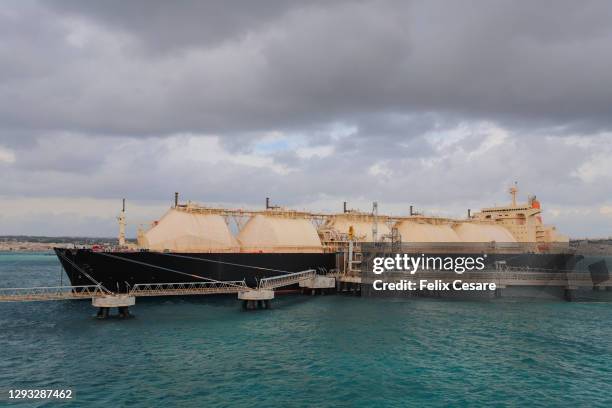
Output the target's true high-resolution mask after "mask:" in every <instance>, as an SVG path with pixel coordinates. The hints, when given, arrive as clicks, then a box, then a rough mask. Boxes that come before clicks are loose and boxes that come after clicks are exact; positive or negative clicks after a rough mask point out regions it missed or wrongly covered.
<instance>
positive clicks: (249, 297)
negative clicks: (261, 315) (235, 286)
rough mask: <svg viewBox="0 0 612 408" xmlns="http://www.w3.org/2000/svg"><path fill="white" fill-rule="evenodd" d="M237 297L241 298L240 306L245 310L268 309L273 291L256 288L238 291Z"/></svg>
mask: <svg viewBox="0 0 612 408" xmlns="http://www.w3.org/2000/svg"><path fill="white" fill-rule="evenodd" d="M238 299H239V300H242V308H243V309H245V310H257V309H270V308H271V307H272V302H271V301H272V299H274V291H273V290H270V289H257V290H250V291H246V292H238Z"/></svg>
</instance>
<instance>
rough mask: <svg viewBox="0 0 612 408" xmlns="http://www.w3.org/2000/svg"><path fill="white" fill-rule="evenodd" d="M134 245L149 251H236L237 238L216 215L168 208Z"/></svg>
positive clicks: (237, 248) (221, 218)
mask: <svg viewBox="0 0 612 408" xmlns="http://www.w3.org/2000/svg"><path fill="white" fill-rule="evenodd" d="M138 245H139V246H140V247H141V248H147V249H149V250H152V251H166V250H167V251H172V252H237V251H239V250H240V246H239V244H238V241H237V240H236V238H234V236H233V235H232V233H231V231H230V230H229V227H228V226H227V223H226V222H225V219H224V218H223V217H222V216H221V215H218V214H210V213H194V212H189V211H184V210H178V209H175V208H172V209H170V210H169V211H168V212H166V214H164V216H163V217H162V218H161V219H160V220H159V221H157V222H156V223H155V224H154V226H153V227H152V228H151V229H149V230H148V231H147V232H145V233H144V234H143V235H142V236H140V237H139V240H138Z"/></svg>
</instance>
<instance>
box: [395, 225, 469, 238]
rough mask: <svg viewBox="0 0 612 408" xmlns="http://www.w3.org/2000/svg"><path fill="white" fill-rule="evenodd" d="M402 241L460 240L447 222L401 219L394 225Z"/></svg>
mask: <svg viewBox="0 0 612 408" xmlns="http://www.w3.org/2000/svg"><path fill="white" fill-rule="evenodd" d="M395 228H397V230H398V232H399V233H400V235H401V239H402V242H424V243H430V242H460V239H459V237H458V236H457V234H456V233H455V231H453V229H452V228H451V226H450V225H448V224H433V223H429V222H426V221H417V220H403V221H400V222H398V223H397V224H396V225H395Z"/></svg>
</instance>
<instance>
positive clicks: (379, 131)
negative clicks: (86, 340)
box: [0, 0, 612, 237]
mask: <svg viewBox="0 0 612 408" xmlns="http://www.w3.org/2000/svg"><path fill="white" fill-rule="evenodd" d="M610 21H612V3H610V2H608V1H601V2H597V1H585V2H576V1H550V2H547V1H538V2H517V1H467V0H466V1H461V2H458V1H440V2H438V1H431V0H427V1H405V0H402V1H334V2H330V1H308V2H306V1H299V2H298V1H275V0H269V1H268V0H265V1H264V0H261V1H256V2H255V1H214V2H213V1H188V0H185V1H180V2H168V1H163V0H160V1H150V0H147V1H145V0H132V1H124V0H106V1H81V0H72V1H71V0H66V1H64V0H49V1H24V0H14V1H12V0H8V1H3V2H2V5H0V235H1V234H43V235H61V234H78V235H89V236H112V235H115V233H116V229H117V226H116V221H115V218H114V217H115V216H116V215H117V211H118V210H119V206H120V199H121V197H126V198H127V199H128V222H130V223H131V225H132V228H131V229H130V231H132V232H133V231H134V226H135V225H136V224H138V223H143V222H147V221H150V220H151V219H154V218H155V217H158V216H159V215H161V213H162V212H163V211H164V210H165V209H166V208H167V207H168V206H169V205H170V204H171V202H172V199H173V193H174V191H180V192H181V195H182V197H183V198H184V199H185V200H187V199H191V200H194V201H198V202H201V203H209V204H224V205H236V206H244V207H252V208H257V207H261V206H262V205H263V201H264V198H265V197H266V196H270V197H272V199H273V201H274V202H275V203H277V204H281V205H285V206H288V207H292V208H310V209H316V210H330V211H332V210H340V209H341V206H342V201H344V200H347V201H349V204H350V206H352V207H356V208H361V209H362V210H368V209H370V208H371V202H372V201H373V200H377V201H378V202H379V206H380V209H381V211H384V212H390V213H394V214H401V213H406V212H407V207H408V205H409V204H414V205H416V206H417V207H418V208H419V209H421V210H423V211H424V212H426V213H428V214H439V215H454V216H464V215H465V211H466V209H467V208H472V209H476V208H479V207H481V206H489V205H493V204H495V203H497V204H502V203H505V202H507V201H508V194H507V188H508V186H509V185H510V184H512V183H513V182H514V181H518V183H519V188H520V194H521V196H522V198H523V199H525V198H526V196H527V194H536V195H537V196H538V198H539V199H540V200H541V201H542V203H543V207H544V220H545V222H548V223H552V224H555V225H557V226H558V227H559V229H560V230H561V231H562V232H565V233H567V234H569V235H570V236H573V237H583V236H610V235H612V161H611V157H612V69H611V68H610V67H612V25H611V24H610Z"/></svg>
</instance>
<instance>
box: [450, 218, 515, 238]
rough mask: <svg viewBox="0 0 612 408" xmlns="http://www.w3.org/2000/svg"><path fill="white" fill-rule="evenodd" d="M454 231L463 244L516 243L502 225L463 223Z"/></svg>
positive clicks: (456, 226)
mask: <svg viewBox="0 0 612 408" xmlns="http://www.w3.org/2000/svg"><path fill="white" fill-rule="evenodd" d="M453 229H454V230H455V232H456V233H457V236H459V239H460V241H461V242H516V238H514V236H513V235H512V234H511V233H510V231H508V230H507V229H506V228H504V227H502V226H501V225H492V224H478V223H471V222H462V223H459V224H456V225H454V227H453Z"/></svg>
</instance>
